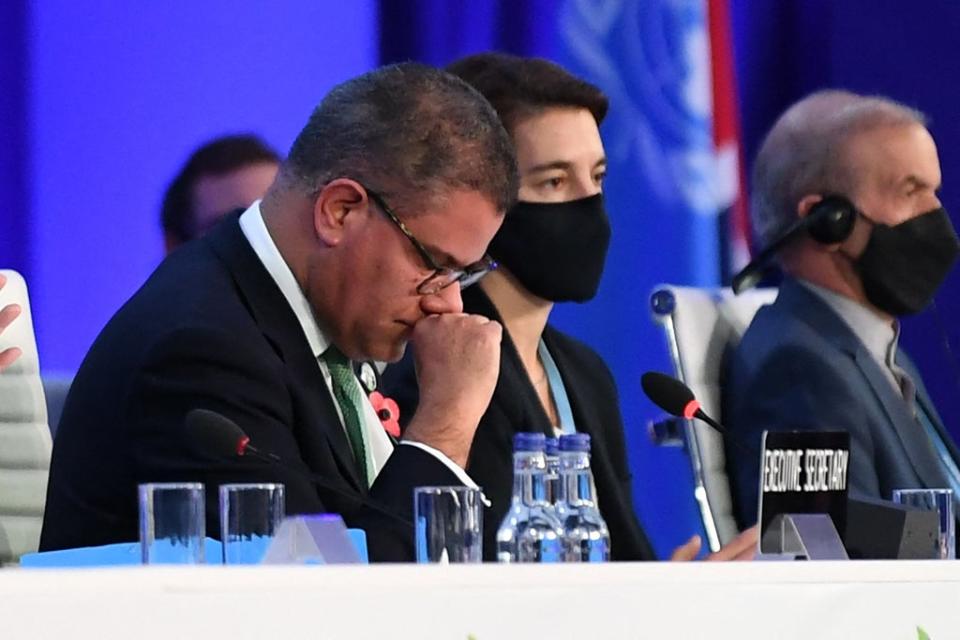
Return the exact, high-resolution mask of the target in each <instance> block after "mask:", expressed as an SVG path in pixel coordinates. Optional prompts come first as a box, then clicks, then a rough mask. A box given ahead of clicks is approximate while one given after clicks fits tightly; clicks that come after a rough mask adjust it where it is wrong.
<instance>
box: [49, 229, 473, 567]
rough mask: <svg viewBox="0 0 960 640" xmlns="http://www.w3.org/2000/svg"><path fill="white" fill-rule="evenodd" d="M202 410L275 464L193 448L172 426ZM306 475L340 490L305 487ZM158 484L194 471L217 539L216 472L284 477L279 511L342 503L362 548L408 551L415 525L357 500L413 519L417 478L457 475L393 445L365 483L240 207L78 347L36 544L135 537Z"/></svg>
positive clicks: (376, 554) (381, 552)
mask: <svg viewBox="0 0 960 640" xmlns="http://www.w3.org/2000/svg"><path fill="white" fill-rule="evenodd" d="M198 407H200V408H206V409H210V410H213V411H217V412H219V413H221V414H223V415H225V416H227V417H228V418H230V419H232V420H234V421H235V422H236V423H237V424H239V425H240V427H241V428H242V429H243V430H244V431H246V433H247V434H248V435H249V436H250V439H251V443H253V444H255V445H256V446H257V447H258V448H260V449H262V450H264V451H267V452H270V453H273V454H275V455H277V456H279V458H280V459H281V460H282V461H283V462H282V465H280V466H277V465H273V466H271V465H267V464H264V463H261V462H258V461H256V460H252V459H242V458H235V459H231V460H224V461H213V462H212V461H210V460H209V459H206V458H204V457H201V456H198V455H195V454H193V453H191V452H190V450H189V447H188V446H187V444H186V442H185V438H184V430H183V428H182V425H183V421H184V416H185V415H186V414H187V413H188V412H189V411H190V410H192V409H194V408H198ZM311 472H312V473H316V474H320V475H322V476H323V477H324V478H325V479H326V480H327V481H328V482H330V483H333V484H334V485H335V486H337V487H339V488H340V489H341V490H342V491H343V492H346V493H347V494H348V495H347V496H342V495H338V494H337V493H336V492H333V491H330V490H325V489H323V488H317V487H315V486H314V485H313V483H311V482H310V481H309V480H308V479H305V478H304V477H303V474H304V473H311ZM163 481H200V482H204V483H205V484H206V497H207V534H208V535H212V536H214V537H219V524H218V520H219V519H218V516H217V487H218V485H220V484H222V483H227V482H267V481H274V482H282V483H284V484H285V485H286V507H287V512H288V513H316V512H323V511H330V512H336V513H340V514H342V515H343V516H344V519H345V520H346V522H347V524H348V526H358V527H363V528H365V529H367V534H368V543H369V551H370V556H371V558H372V559H374V560H409V559H412V554H413V546H412V528H411V527H410V526H409V525H406V524H401V522H400V521H399V520H397V519H396V518H388V517H385V516H381V515H378V514H377V512H376V511H375V510H374V509H371V508H370V507H368V506H365V505H364V504H363V501H368V503H369V501H377V502H378V503H380V504H383V505H386V506H387V508H388V509H390V510H392V511H393V512H395V513H397V514H398V515H399V516H400V518H405V519H408V520H409V519H411V510H412V500H413V498H412V495H413V494H412V490H413V488H414V487H415V486H418V485H438V484H439V485H443V484H458V482H457V478H456V476H455V475H454V474H453V473H452V472H451V471H450V470H449V469H447V467H445V466H444V465H443V464H442V463H441V462H440V461H438V460H437V459H435V458H434V457H432V456H430V455H429V454H427V453H425V452H423V451H422V450H419V449H416V448H414V447H410V446H400V447H398V448H397V449H396V451H395V452H394V454H393V455H392V456H391V457H390V459H389V461H388V462H387V465H386V466H385V467H384V469H383V470H382V472H381V473H380V475H379V476H378V477H377V481H376V483H375V484H374V486H373V487H371V489H370V491H369V496H368V495H367V493H368V492H367V491H366V490H365V489H364V488H363V487H361V485H360V483H359V481H358V478H357V475H356V471H355V468H354V463H353V460H352V457H351V452H350V447H349V444H348V441H347V437H346V435H345V433H344V430H343V428H342V426H341V424H340V421H339V418H338V416H337V413H336V408H335V406H334V404H333V400H332V398H331V395H330V393H329V391H328V389H327V387H326V384H325V383H324V380H323V376H322V373H321V371H320V369H319V367H318V365H317V361H316V359H315V358H314V356H313V353H312V352H311V349H310V346H309V344H308V343H307V340H306V337H305V336H304V333H303V329H302V328H301V326H300V324H299V323H298V321H297V319H296V316H295V315H294V313H293V311H292V310H291V309H290V306H289V305H288V304H287V301H286V299H285V298H284V297H283V294H282V293H281V292H280V290H279V289H278V288H277V286H276V285H275V283H274V281H273V279H272V278H271V277H270V275H269V274H268V273H267V271H266V269H265V268H264V267H263V265H262V263H261V262H260V260H259V259H258V258H257V256H256V254H255V253H254V252H253V249H252V248H251V247H250V244H249V243H248V242H247V240H246V238H245V237H244V236H243V233H242V232H241V230H240V226H239V224H238V218H237V216H236V215H233V216H230V217H229V218H228V219H227V220H226V221H224V222H223V223H221V224H220V225H219V226H218V227H217V228H216V229H215V230H214V231H213V232H212V233H211V234H210V235H208V236H207V237H206V238H203V239H201V240H198V241H196V242H193V243H190V244H188V245H187V246H185V247H184V248H182V249H181V250H179V251H177V252H175V253H174V254H173V255H171V256H170V257H168V258H167V259H166V260H165V261H164V262H163V263H162V264H161V265H160V266H159V267H158V268H157V270H156V271H155V272H154V273H153V275H151V276H150V278H149V279H148V280H147V282H146V284H144V285H143V287H142V288H141V289H140V290H139V291H137V293H136V294H134V296H133V297H132V298H131V299H130V300H129V301H128V302H127V303H126V304H125V305H124V306H123V307H122V308H121V309H120V311H118V312H117V314H116V315H115V316H114V317H113V318H112V319H111V320H110V322H109V323H108V324H107V326H106V328H104V330H103V331H102V333H101V334H100V335H99V337H98V338H97V340H96V342H95V343H94V345H93V347H92V348H91V349H90V352H89V353H88V354H87V356H86V358H85V359H84V362H83V364H82V366H81V367H80V370H79V372H78V373H77V377H76V379H75V380H74V382H73V386H72V387H71V389H70V394H69V396H68V397H67V401H66V405H65V407H64V411H63V418H62V419H61V422H60V428H59V431H58V432H57V437H56V440H55V442H54V447H53V458H52V461H51V469H50V484H49V488H48V491H47V505H46V513H45V516H44V524H43V532H42V535H41V541H40V548H41V549H42V550H51V549H63V548H70V547H80V546H88V545H100V544H107V543H113V542H122V541H132V540H136V539H137V538H138V529H137V493H136V491H137V485H138V484H139V483H143V482H163Z"/></svg>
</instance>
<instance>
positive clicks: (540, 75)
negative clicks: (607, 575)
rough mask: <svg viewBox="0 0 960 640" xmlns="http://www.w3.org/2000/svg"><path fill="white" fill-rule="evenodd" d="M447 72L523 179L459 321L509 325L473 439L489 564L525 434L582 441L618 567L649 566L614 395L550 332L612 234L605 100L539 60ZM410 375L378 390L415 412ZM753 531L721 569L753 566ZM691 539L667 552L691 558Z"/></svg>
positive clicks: (470, 61) (600, 369)
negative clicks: (497, 135)
mask: <svg viewBox="0 0 960 640" xmlns="http://www.w3.org/2000/svg"><path fill="white" fill-rule="evenodd" d="M447 70H448V71H450V72H452V73H453V74H455V75H458V76H460V77H461V78H462V79H464V80H466V81H467V82H468V83H469V84H471V85H473V86H474V87H475V88H476V89H478V90H479V91H480V93H482V94H483V95H484V96H485V97H486V98H487V99H488V100H489V101H490V102H491V104H493V106H494V108H495V109H496V110H497V112H498V114H499V116H500V119H501V120H502V121H503V123H504V126H505V127H506V129H507V131H508V132H509V133H510V135H511V138H512V140H513V142H514V146H515V149H516V152H517V163H518V168H519V170H520V191H519V202H518V203H517V204H516V206H515V207H514V208H513V209H511V210H510V211H509V212H508V213H507V215H506V217H505V219H504V223H503V225H502V226H501V228H500V230H499V231H498V233H497V234H496V236H494V239H493V241H492V242H491V243H490V246H489V249H488V252H489V254H490V256H491V257H492V258H494V259H495V260H497V261H498V262H499V264H500V266H499V268H498V269H497V270H495V271H493V272H491V273H490V274H489V275H487V276H486V277H485V278H484V279H483V280H482V281H480V283H479V284H478V285H477V286H475V287H472V288H469V289H466V290H464V291H463V293H462V296H463V305H464V311H466V312H467V313H474V314H479V315H483V316H486V317H488V318H490V319H493V320H496V321H498V322H500V323H501V324H502V325H503V327H504V333H503V340H502V346H501V357H500V377H499V380H498V382H497V387H496V389H495V391H494V394H493V398H492V400H491V402H490V406H489V407H488V409H487V411H486V413H485V414H484V416H483V418H482V419H481V422H480V427H479V428H478V429H477V432H476V435H475V436H474V440H473V445H472V447H471V450H470V459H469V461H468V464H467V468H468V473H469V474H470V476H471V477H472V478H474V479H475V480H476V482H477V483H478V484H479V485H480V486H481V487H483V489H484V493H485V495H486V496H487V497H488V498H489V499H490V501H491V503H492V506H491V507H490V508H488V509H487V510H486V513H485V514H484V529H485V532H484V533H485V535H484V556H485V557H486V558H487V559H488V560H489V559H492V558H493V557H494V556H495V551H496V547H495V533H496V530H497V527H498V526H499V525H500V522H501V520H502V519H503V516H504V514H505V513H506V511H507V508H508V507H509V504H510V498H511V489H512V476H513V469H512V440H513V435H514V434H515V433H517V432H521V431H541V432H543V433H545V434H546V435H547V436H548V437H555V436H557V435H558V434H561V433H570V432H574V431H577V432H585V433H588V434H589V435H590V436H591V444H592V458H593V463H592V465H591V466H592V469H593V473H594V476H595V479H596V486H597V494H598V503H599V506H600V510H601V512H602V515H603V517H604V519H605V520H606V522H607V525H608V527H609V529H610V537H611V543H612V558H613V559H614V560H653V559H655V555H654V552H653V549H652V548H651V546H650V544H649V542H648V541H647V538H646V535H645V534H644V532H643V529H642V528H641V526H640V524H639V522H638V521H637V517H636V514H635V513H634V509H633V500H632V496H631V479H630V470H629V466H628V464H627V459H626V450H625V441H624V433H623V420H622V418H621V416H620V412H619V408H618V407H619V401H618V398H617V389H616V385H615V383H614V381H613V378H612V376H611V374H610V371H609V369H608V368H607V366H606V364H605V363H604V362H603V360H602V359H601V358H600V356H598V355H597V354H596V352H594V351H593V350H592V349H591V348H590V347H588V346H587V345H585V344H583V343H581V342H579V341H578V340H575V339H574V338H572V337H570V336H568V335H565V334H564V333H562V332H560V331H558V330H557V329H556V328H554V327H552V326H551V325H550V324H549V323H548V320H549V316H550V312H551V310H552V308H553V305H554V304H555V303H557V302H586V301H588V300H590V299H592V298H593V297H594V296H595V295H596V293H597V289H598V287H599V284H600V278H601V275H602V274H603V267H604V261H605V259H606V253H607V247H608V245H609V242H610V233H611V231H610V222H609V220H608V217H607V214H606V211H605V210H604V206H603V195H602V185H603V177H604V173H605V171H606V156H605V154H604V149H603V143H602V142H601V140H600V133H599V129H598V125H599V123H600V122H601V121H602V120H603V117H604V115H605V114H606V111H607V99H606V97H605V96H604V95H603V94H602V93H601V92H600V90H599V89H597V88H596V87H594V86H592V85H590V84H587V83H586V82H583V81H581V80H579V79H577V78H575V77H573V76H572V75H570V74H569V73H567V72H566V71H565V70H563V69H562V68H560V67H559V66H557V65H555V64H553V63H551V62H548V61H546V60H539V59H531V58H519V57H516V56H509V55H504V54H480V55H475V56H469V57H467V58H464V59H462V60H460V61H458V62H455V63H453V64H452V65H451V66H450V67H448V68H447ZM414 385H415V379H414V375H413V372H412V371H411V370H410V368H409V367H407V368H406V369H404V368H403V367H399V368H391V369H388V370H387V372H386V374H385V376H384V387H385V388H386V389H388V391H389V392H392V393H394V394H395V397H396V399H397V400H398V401H399V403H400V405H401V410H400V413H401V421H402V420H403V415H404V414H405V413H407V414H409V413H410V409H411V408H412V406H413V400H412V397H411V396H412V395H414V394H415V392H411V387H413V386H414ZM752 536H753V534H752V533H750V534H748V535H747V536H745V537H744V538H743V539H741V540H739V541H737V543H735V544H732V545H731V546H730V547H729V548H728V549H726V550H723V551H721V552H719V553H718V554H717V555H716V557H717V559H725V558H733V557H737V556H738V555H740V554H745V555H747V556H749V555H752V547H753V546H754V545H755V540H756V539H755V537H752ZM699 546H700V541H699V538H698V537H696V536H695V537H694V538H693V539H691V541H690V542H688V544H687V545H684V546H683V547H680V548H679V549H677V551H675V552H674V556H673V557H674V558H675V559H690V558H693V557H695V556H696V554H697V552H698V550H699Z"/></svg>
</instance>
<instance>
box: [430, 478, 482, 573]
mask: <svg viewBox="0 0 960 640" xmlns="http://www.w3.org/2000/svg"><path fill="white" fill-rule="evenodd" d="M413 510H414V529H415V534H416V535H415V541H416V550H417V562H422V563H428V562H437V563H441V564H446V563H451V562H481V561H482V560H483V502H482V493H481V491H480V490H479V489H471V488H470V487H417V488H416V489H415V490H414V492H413Z"/></svg>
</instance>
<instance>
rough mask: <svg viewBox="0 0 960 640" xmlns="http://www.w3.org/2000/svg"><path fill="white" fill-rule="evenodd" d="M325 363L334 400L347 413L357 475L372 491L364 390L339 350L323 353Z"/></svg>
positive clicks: (344, 419)
mask: <svg viewBox="0 0 960 640" xmlns="http://www.w3.org/2000/svg"><path fill="white" fill-rule="evenodd" d="M323 359H324V361H325V362H326V363H327V368H328V369H329V370H330V378H331V379H332V381H333V396H334V397H335V398H336V399H337V404H338V405H340V412H341V413H343V423H344V425H345V426H346V427H347V439H349V440H350V448H351V449H352V450H353V458H354V461H355V462H356V463H357V472H358V473H359V474H360V479H361V480H362V481H363V485H364V487H369V486H370V480H369V478H368V477H367V448H366V446H365V445H364V444H363V423H362V422H361V421H360V411H361V407H362V406H363V398H361V397H360V387H359V386H358V385H357V381H356V379H355V376H354V374H353V368H352V367H351V366H350V361H349V360H348V359H347V356H345V355H343V353H341V352H340V350H339V349H337V348H336V347H335V346H333V345H330V347H329V348H328V349H327V350H326V351H325V352H324V353H323Z"/></svg>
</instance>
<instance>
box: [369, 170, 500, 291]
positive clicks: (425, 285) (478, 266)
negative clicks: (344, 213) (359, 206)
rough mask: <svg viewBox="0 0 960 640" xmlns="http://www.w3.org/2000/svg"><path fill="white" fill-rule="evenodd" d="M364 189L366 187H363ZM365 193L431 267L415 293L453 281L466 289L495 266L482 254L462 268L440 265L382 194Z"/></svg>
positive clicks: (438, 289)
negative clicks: (477, 259)
mask: <svg viewBox="0 0 960 640" xmlns="http://www.w3.org/2000/svg"><path fill="white" fill-rule="evenodd" d="M364 189H367V188H366V187H364ZM367 195H369V196H370V199H371V200H373V202H374V203H375V204H376V205H377V206H378V207H379V208H380V209H381V210H382V211H383V213H384V214H385V215H386V216H387V218H389V219H390V221H391V222H392V223H393V224H394V225H396V227H397V228H398V229H400V231H401V233H403V235H405V236H406V237H407V239H408V240H410V243H411V244H412V245H413V248H414V249H416V250H417V253H419V254H420V257H421V258H423V261H424V262H425V263H427V266H428V267H429V268H431V269H433V273H432V274H431V275H429V276H427V278H426V279H425V280H424V281H423V282H421V283H420V284H419V285H417V293H419V294H420V295H424V296H427V295H433V294H435V293H438V292H440V291H442V290H443V289H446V288H447V287H449V286H450V285H452V284H453V283H455V282H459V283H460V288H461V289H466V288H467V287H469V286H470V285H472V284H475V283H476V282H477V281H478V280H480V278H482V277H483V276H485V275H487V274H488V273H490V272H491V271H493V270H494V269H496V268H497V266H498V265H497V263H496V262H495V261H494V260H493V259H491V258H490V256H484V257H483V258H481V259H480V260H479V261H477V262H474V263H473V264H468V265H467V266H465V267H463V268H462V269H451V268H450V267H442V266H440V265H439V264H437V262H436V260H434V259H433V257H432V256H431V255H430V252H429V251H427V249H426V247H424V246H423V245H422V244H420V241H419V240H417V239H416V237H414V235H413V233H411V232H410V230H409V229H407V225H405V224H403V222H401V220H400V218H398V217H397V216H396V214H395V213H394V212H393V211H392V210H391V209H390V207H389V206H388V205H387V203H386V202H385V201H384V199H383V196H381V195H380V194H379V193H377V192H376V191H373V190H372V189H367Z"/></svg>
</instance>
